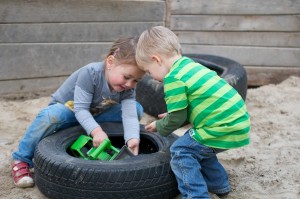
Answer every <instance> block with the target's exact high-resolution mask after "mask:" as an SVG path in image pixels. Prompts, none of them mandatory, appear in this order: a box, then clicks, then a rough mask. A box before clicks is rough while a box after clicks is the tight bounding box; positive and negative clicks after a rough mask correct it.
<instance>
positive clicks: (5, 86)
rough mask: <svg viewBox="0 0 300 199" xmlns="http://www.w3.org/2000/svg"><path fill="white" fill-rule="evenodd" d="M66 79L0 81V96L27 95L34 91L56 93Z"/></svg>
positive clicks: (64, 77)
mask: <svg viewBox="0 0 300 199" xmlns="http://www.w3.org/2000/svg"><path fill="white" fill-rule="evenodd" d="M66 78H67V76H62V77H48V78H35V79H20V80H8V81H0V85H1V86H0V94H13V93H23V94H24V95H26V93H28V92H33V91H46V90H50V91H54V90H55V89H57V88H58V87H59V86H60V85H61V84H62V83H63V82H64V81H65V79H66Z"/></svg>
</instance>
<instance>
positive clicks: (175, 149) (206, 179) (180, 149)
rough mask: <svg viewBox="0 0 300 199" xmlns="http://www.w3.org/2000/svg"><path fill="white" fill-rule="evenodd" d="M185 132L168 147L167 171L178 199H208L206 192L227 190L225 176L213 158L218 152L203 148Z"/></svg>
mask: <svg viewBox="0 0 300 199" xmlns="http://www.w3.org/2000/svg"><path fill="white" fill-rule="evenodd" d="M188 132H189V131H187V132H186V133H185V134H184V135H183V136H182V137H180V138H178V139H177V140H176V141H175V142H174V143H173V145H172V146H171V149H170V151H171V156H172V159H171V168H172V170H173V172H174V174H175V176H176V179H177V182H178V188H179V191H180V192H181V194H182V199H190V198H193V199H194V198H210V197H209V193H208V192H212V193H216V194H222V193H226V192H229V191H230V185H229V180H228V175H227V173H226V171H225V169H224V167H223V166H222V165H221V164H220V163H219V161H218V158H217V156H216V153H217V152H220V151H222V150H221V149H214V148H210V147H207V146H204V145H202V144H200V143H198V142H197V141H196V140H194V139H193V138H192V137H191V136H190V134H189V133H188Z"/></svg>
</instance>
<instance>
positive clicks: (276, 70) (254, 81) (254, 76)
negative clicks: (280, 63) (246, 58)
mask: <svg viewBox="0 0 300 199" xmlns="http://www.w3.org/2000/svg"><path fill="white" fill-rule="evenodd" d="M245 68H246V71H247V76H248V86H261V85H266V84H278V83H280V82H282V81H284V80H285V79H287V78H289V77H290V76H297V77H300V68H294V67H254V66H246V67H245ZM299 86H300V85H299Z"/></svg>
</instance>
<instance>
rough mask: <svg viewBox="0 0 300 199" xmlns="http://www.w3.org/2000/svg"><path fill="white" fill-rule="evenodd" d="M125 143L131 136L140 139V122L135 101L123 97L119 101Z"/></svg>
mask: <svg viewBox="0 0 300 199" xmlns="http://www.w3.org/2000/svg"><path fill="white" fill-rule="evenodd" d="M121 105H122V120H123V127H124V139H125V143H127V141H128V140H130V139H132V138H137V139H140V124H139V120H138V116H137V110H136V101H135V100H134V99H125V100H122V102H121Z"/></svg>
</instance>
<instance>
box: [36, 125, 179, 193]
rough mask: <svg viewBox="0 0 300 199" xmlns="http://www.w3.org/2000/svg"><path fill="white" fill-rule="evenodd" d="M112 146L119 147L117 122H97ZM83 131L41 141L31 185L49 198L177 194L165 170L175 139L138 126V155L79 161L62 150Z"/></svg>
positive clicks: (120, 131) (78, 129) (120, 137)
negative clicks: (118, 158)
mask: <svg viewBox="0 0 300 199" xmlns="http://www.w3.org/2000/svg"><path fill="white" fill-rule="evenodd" d="M101 127H102V128H103V129H104V130H105V132H107V133H108V135H109V138H110V140H111V142H112V144H113V145H114V146H115V147H119V148H121V146H122V145H124V139H123V127H122V124H121V123H103V124H101ZM82 134H85V132H84V130H83V129H82V128H81V127H79V126H77V127H72V128H69V129H65V130H62V131H60V132H57V133H56V134H54V135H51V136H49V137H46V138H44V139H43V140H42V141H41V142H40V143H39V144H38V146H37V148H36V151H35V154H34V171H35V183H36V185H37V187H38V188H39V190H40V191H41V192H42V193H43V194H44V195H45V196H47V197H49V198H58V199H59V198H63V199H66V198H72V199H73V198H89V199H93V198H107V199H112V198H114V199H115V198H128V199H130V198H141V199H143V198H150V199H151V198H153V199H157V198H166V199H167V198H174V197H176V196H177V195H178V194H179V192H178V189H177V182H176V179H175V176H174V174H173V172H172V171H171V169H170V163H169V162H170V152H169V148H170V146H171V144H172V143H173V142H174V141H175V139H176V136H175V135H170V136H169V137H162V136H160V135H159V134H155V133H154V134H152V133H147V132H145V130H144V128H143V126H141V144H140V154H139V155H138V156H134V157H130V158H129V159H121V160H113V161H101V160H85V159H82V158H76V157H74V156H72V155H71V152H69V151H68V148H69V147H70V146H71V144H72V143H73V142H74V141H75V140H76V139H77V138H78V137H79V136H80V135H82Z"/></svg>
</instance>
